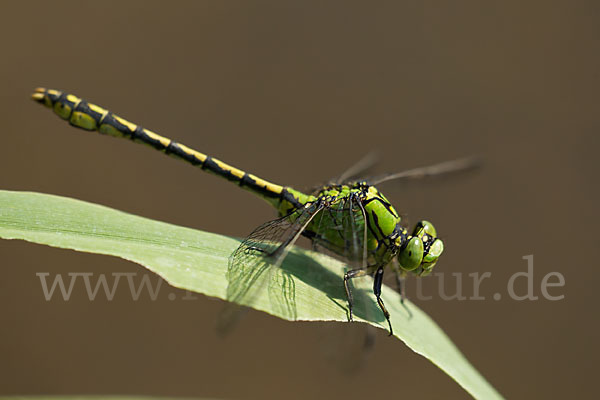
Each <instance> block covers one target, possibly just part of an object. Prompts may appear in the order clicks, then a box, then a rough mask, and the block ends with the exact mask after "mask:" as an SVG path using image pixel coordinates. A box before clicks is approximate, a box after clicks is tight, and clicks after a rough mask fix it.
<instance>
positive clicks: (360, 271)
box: [344, 267, 375, 321]
mask: <svg viewBox="0 0 600 400" xmlns="http://www.w3.org/2000/svg"><path fill="white" fill-rule="evenodd" d="M374 270H375V267H365V268H357V269H352V270H350V271H348V272H346V273H345V274H344V289H346V298H347V299H348V320H349V321H352V320H353V319H352V307H353V305H354V298H353V297H352V291H351V290H350V285H349V284H350V282H348V281H349V280H350V279H352V278H359V277H361V276H365V275H371V274H373V271H374Z"/></svg>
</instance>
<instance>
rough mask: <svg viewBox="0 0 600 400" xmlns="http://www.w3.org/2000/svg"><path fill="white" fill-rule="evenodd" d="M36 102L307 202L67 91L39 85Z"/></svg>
mask: <svg viewBox="0 0 600 400" xmlns="http://www.w3.org/2000/svg"><path fill="white" fill-rule="evenodd" d="M32 97H33V99H34V100H35V101H37V102H38V103H41V104H44V105H46V106H47V107H49V108H52V109H53V110H54V113H55V114H57V115H58V116H59V117H61V118H62V119H65V120H67V121H69V123H70V124H71V125H73V126H75V127H77V128H81V129H84V130H87V131H98V132H100V133H102V134H105V135H109V136H114V137H123V138H127V139H131V140H133V141H134V142H138V143H143V144H146V145H149V146H151V147H153V148H154V149H156V150H159V151H162V152H164V153H165V154H168V155H170V156H172V157H175V158H178V159H181V160H184V161H186V162H188V163H190V164H192V165H194V166H197V167H200V168H201V169H202V170H204V171H208V172H211V173H213V174H215V175H217V176H220V177H222V178H224V179H227V180H228V181H230V182H233V183H236V184H238V185H239V186H240V187H242V188H244V189H247V190H249V191H250V192H253V193H255V194H257V195H259V196H260V197H262V198H264V199H266V200H267V201H268V202H269V203H271V204H272V205H273V206H275V207H281V203H282V201H284V200H285V201H286V203H290V204H291V205H294V206H299V205H300V204H303V203H305V202H306V200H305V198H304V197H306V196H305V195H303V194H302V193H300V192H297V191H295V190H293V189H291V188H285V187H283V186H281V185H277V184H275V183H271V182H268V181H266V180H264V179H261V178H259V177H257V176H255V175H252V174H249V173H247V172H245V171H242V170H240V169H238V168H235V167H233V166H231V165H228V164H226V163H224V162H223V161H220V160H218V159H216V158H213V157H211V156H208V155H206V154H204V153H201V152H199V151H196V150H193V149H191V148H189V147H187V146H185V145H183V144H181V143H177V142H175V141H174V140H171V139H169V138H166V137H164V136H161V135H159V134H157V133H155V132H152V131H151V130H149V129H146V128H143V127H141V126H139V125H136V124H134V123H132V122H129V121H127V120H126V119H124V118H121V117H119V116H118V115H116V114H114V113H112V112H111V111H109V110H106V109H104V108H102V107H100V106H97V105H95V104H92V103H88V102H87V101H85V100H83V99H81V98H79V97H77V96H75V95H72V94H68V93H64V92H61V91H59V90H54V89H45V88H38V89H36V91H35V93H34V94H33V95H32Z"/></svg>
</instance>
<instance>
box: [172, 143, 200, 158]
mask: <svg viewBox="0 0 600 400" xmlns="http://www.w3.org/2000/svg"><path fill="white" fill-rule="evenodd" d="M177 145H178V146H179V148H180V149H181V150H183V152H184V153H186V154H189V155H191V156H194V157H196V158H197V159H198V160H200V161H201V162H204V161H206V157H207V155H206V154H202V153H200V152H199V151H196V150H192V149H190V148H189V147H187V146H185V145H183V144H180V143H178V144H177Z"/></svg>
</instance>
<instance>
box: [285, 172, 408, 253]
mask: <svg viewBox="0 0 600 400" xmlns="http://www.w3.org/2000/svg"><path fill="white" fill-rule="evenodd" d="M286 190H287V191H288V193H289V195H291V196H292V197H293V199H294V200H296V201H297V202H298V203H297V204H296V205H293V204H291V202H287V201H285V200H284V201H282V202H281V203H280V206H279V212H280V214H281V215H287V214H289V213H290V211H294V210H295V209H298V208H299V207H303V206H304V205H306V204H307V203H311V202H323V204H324V205H325V207H324V209H323V210H322V211H320V212H319V213H318V214H317V215H315V217H314V218H313V220H312V221H311V222H310V224H309V225H308V227H307V229H306V230H305V231H304V232H303V235H304V236H306V237H308V238H310V239H311V240H312V241H313V243H315V244H317V245H318V246H321V247H324V248H326V249H328V250H330V251H332V252H334V253H336V254H339V255H341V256H343V257H345V258H347V259H349V260H362V257H363V251H364V237H365V216H366V221H367V232H366V234H367V256H368V260H369V262H370V263H371V262H377V263H387V262H389V261H390V260H391V258H392V257H393V256H394V255H395V254H396V253H397V251H398V247H399V245H401V241H399V240H398V238H400V237H401V236H405V232H403V231H402V230H403V228H402V227H401V226H400V225H399V223H400V216H399V215H398V213H397V212H396V210H395V209H394V207H393V206H392V205H391V204H390V202H389V201H388V200H387V199H386V198H385V196H383V195H382V194H381V193H380V192H379V191H378V190H377V189H376V188H375V187H373V186H369V185H367V184H366V183H364V182H357V183H354V184H350V185H330V186H325V187H323V188H321V189H319V190H317V191H315V192H314V193H313V194H312V195H305V194H302V193H300V192H297V191H295V190H293V189H291V188H286ZM292 202H293V201H292Z"/></svg>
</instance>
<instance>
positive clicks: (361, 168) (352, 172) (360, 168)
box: [333, 151, 378, 183]
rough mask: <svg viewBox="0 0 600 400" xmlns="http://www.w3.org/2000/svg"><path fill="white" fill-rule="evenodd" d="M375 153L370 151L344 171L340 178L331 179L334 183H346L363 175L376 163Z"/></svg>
mask: <svg viewBox="0 0 600 400" xmlns="http://www.w3.org/2000/svg"><path fill="white" fill-rule="evenodd" d="M377 159H378V157H377V153H375V152H374V151H371V152H369V153H367V154H366V155H365V156H364V157H363V158H361V159H360V160H358V162H357V163H356V164H354V165H352V166H350V167H349V168H348V169H347V170H346V171H344V172H343V173H342V174H341V175H340V176H338V177H337V178H335V179H333V182H334V183H348V182H349V181H351V180H352V178H356V177H357V176H359V175H364V174H365V173H366V172H367V171H369V170H370V169H372V168H373V167H374V166H375V164H376V163H377Z"/></svg>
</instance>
